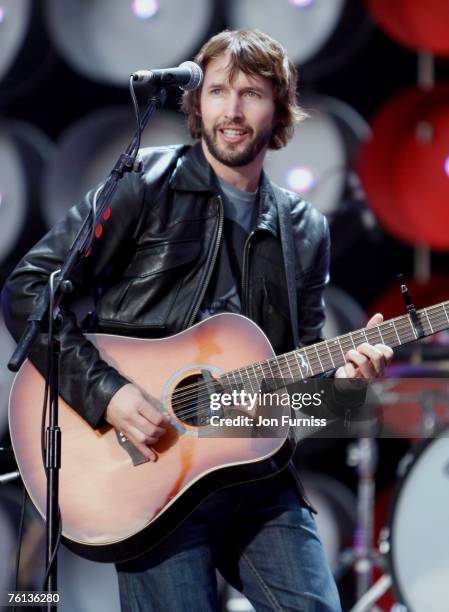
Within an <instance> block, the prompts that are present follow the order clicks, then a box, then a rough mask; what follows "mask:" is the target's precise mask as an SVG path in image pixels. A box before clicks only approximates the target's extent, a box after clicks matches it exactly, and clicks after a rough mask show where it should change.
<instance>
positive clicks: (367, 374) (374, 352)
mask: <svg viewBox="0 0 449 612" xmlns="http://www.w3.org/2000/svg"><path fill="white" fill-rule="evenodd" d="M383 320H384V318H383V316H382V315H381V314H380V313H377V314H375V315H374V316H373V317H371V319H370V320H369V321H368V324H367V327H372V326H373V325H379V323H382V322H383ZM392 358H393V350H392V349H391V348H390V347H389V346H386V345H385V344H374V345H372V344H369V343H368V342H364V343H363V344H361V345H360V346H358V347H357V349H351V350H350V351H348V352H347V353H346V355H345V359H346V364H345V365H344V366H341V367H340V368H338V370H337V371H336V372H335V378H378V377H379V376H383V373H384V369H385V366H386V365H387V364H388V363H390V361H391V360H392Z"/></svg>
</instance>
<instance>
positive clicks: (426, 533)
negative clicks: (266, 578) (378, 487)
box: [335, 365, 449, 612]
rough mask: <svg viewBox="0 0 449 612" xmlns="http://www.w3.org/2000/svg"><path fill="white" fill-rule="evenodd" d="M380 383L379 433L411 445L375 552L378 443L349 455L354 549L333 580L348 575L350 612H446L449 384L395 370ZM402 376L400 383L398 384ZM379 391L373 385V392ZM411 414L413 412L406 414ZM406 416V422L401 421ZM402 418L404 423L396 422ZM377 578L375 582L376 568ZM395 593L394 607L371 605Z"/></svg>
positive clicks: (368, 441)
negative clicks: (352, 584) (354, 479)
mask: <svg viewBox="0 0 449 612" xmlns="http://www.w3.org/2000/svg"><path fill="white" fill-rule="evenodd" d="M391 375H393V376H394V377H395V378H391V379H386V380H385V381H383V382H382V383H379V385H381V386H382V387H383V388H382V389H381V390H380V391H379V389H378V393H377V398H378V400H379V401H380V404H381V405H382V417H383V419H382V420H383V423H382V426H383V433H385V436H386V437H397V438H400V437H402V438H404V437H405V438H409V439H411V440H412V444H411V449H410V450H409V451H408V452H407V453H406V454H405V456H404V457H403V458H402V459H401V461H400V462H399V465H398V468H397V472H396V476H397V480H396V484H395V490H394V493H393V495H392V498H391V501H390V508H389V512H388V518H387V520H386V525H385V526H384V527H383V528H382V529H381V531H380V535H379V542H378V545H377V546H376V545H375V542H374V519H375V475H376V468H377V463H378V454H379V447H378V442H377V440H376V438H374V437H362V438H359V439H357V440H356V441H355V442H354V443H352V444H350V445H349V447H348V455H347V463H348V465H350V466H352V467H355V468H356V469H357V474H358V490H357V524H356V528H355V531H354V539H353V545H352V547H351V548H349V549H347V550H345V551H343V552H342V553H341V554H340V559H339V561H340V562H339V564H338V566H337V569H336V571H335V574H336V577H337V579H338V578H339V577H341V576H342V575H343V574H344V573H345V572H346V571H347V570H348V569H350V568H351V569H353V570H354V573H355V581H356V596H357V603H356V604H355V605H354V606H353V607H352V608H351V610H350V612H373V611H374V612H380V610H386V609H387V610H389V612H446V611H447V609H448V606H449V603H448V602H449V529H448V526H447V522H448V517H449V513H448V508H449V424H448V423H449V380H448V378H447V377H448V374H447V372H445V371H444V370H441V369H435V368H429V367H426V366H418V367H416V366H410V365H407V366H399V367H398V366H395V367H392V368H391V369H390V376H391ZM398 376H400V377H401V378H397V377H398ZM376 384H377V383H375V385H376ZM409 409H410V411H409ZM404 411H407V413H406V414H407V418H404ZM399 413H402V419H401V418H398V416H397V415H398V414H399ZM376 567H377V568H378V570H380V573H381V575H380V577H379V578H378V579H377V581H376V582H374V581H373V576H374V571H373V570H374V568H376ZM391 587H392V588H393V592H394V595H395V599H396V602H395V603H393V604H392V605H391V606H389V607H388V608H385V607H383V606H382V607H381V608H380V607H378V606H377V605H376V602H378V601H379V599H381V598H382V597H383V595H384V594H385V593H386V592H387V591H389V589H390V588H391Z"/></svg>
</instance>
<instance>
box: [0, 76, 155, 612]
mask: <svg viewBox="0 0 449 612" xmlns="http://www.w3.org/2000/svg"><path fill="white" fill-rule="evenodd" d="M132 94H134V92H132ZM133 99H134V97H133ZM165 99H166V91H165V89H163V88H161V87H153V88H152V89H151V92H150V99H149V103H148V107H147V109H146V111H145V113H144V114H143V116H142V118H141V119H140V121H139V125H138V127H137V129H136V131H135V133H134V136H133V139H132V140H131V142H130V144H129V145H128V147H127V149H126V151H125V153H122V154H121V155H120V156H119V158H118V160H117V162H116V163H115V165H114V167H113V169H112V171H111V173H110V174H109V176H108V178H107V180H106V182H105V184H104V186H103V188H102V189H101V193H100V195H99V197H98V202H97V207H96V210H95V211H94V210H92V214H90V213H89V214H88V215H87V216H86V219H85V220H84V221H83V223H82V225H81V228H80V230H79V232H78V234H77V236H76V238H75V240H74V242H73V244H72V246H71V247H70V249H69V252H68V254H67V257H66V259H65V261H64V263H63V265H62V267H61V269H60V270H56V271H54V272H53V273H52V274H51V275H50V278H49V283H48V284H47V285H46V287H45V289H44V290H43V291H42V293H41V295H40V297H39V300H38V302H37V304H36V306H35V308H34V309H33V311H32V312H31V314H30V316H29V317H28V322H27V325H26V327H25V330H24V332H23V334H22V336H21V338H20V340H19V342H18V344H17V347H16V349H15V351H14V353H13V355H12V357H11V359H10V361H9V363H8V368H9V369H10V370H11V371H12V372H17V371H18V370H19V368H20V366H21V365H22V363H23V362H24V361H25V359H26V357H27V356H28V354H29V353H30V351H31V347H32V345H33V343H34V342H35V340H36V339H37V337H38V335H39V333H40V332H41V330H42V329H43V323H44V320H45V319H46V317H47V316H49V317H51V319H50V323H49V338H48V343H49V362H48V368H47V376H46V384H48V386H49V389H50V413H49V420H48V426H47V430H46V452H45V458H44V462H45V471H46V475H47V508H46V551H47V554H46V557H47V570H46V580H45V590H46V592H47V593H50V592H56V590H57V544H58V540H59V535H60V534H59V528H60V515H59V502H58V497H59V469H60V467H61V430H60V428H59V426H58V397H59V360H60V339H59V330H60V328H61V323H62V316H61V314H60V312H59V304H60V302H61V300H62V298H63V297H64V295H65V294H67V293H70V292H71V291H72V290H73V286H72V283H71V282H70V280H69V279H70V275H71V272H72V270H73V268H74V267H75V265H76V264H77V263H78V261H79V260H80V259H81V258H82V257H87V256H88V254H89V246H90V242H91V239H92V228H95V227H96V226H97V225H98V223H100V222H101V220H102V218H103V214H104V212H105V210H106V209H107V208H108V206H109V204H110V202H111V200H112V197H113V195H114V193H115V191H116V189H117V187H118V184H119V180H120V179H122V178H123V176H124V174H125V173H126V172H132V171H135V172H139V171H140V170H141V163H136V161H135V160H136V154H137V152H136V147H137V145H138V143H139V142H140V134H141V133H142V132H143V130H144V129H145V127H146V125H147V123H148V121H149V120H150V118H151V116H152V115H153V113H154V112H155V111H156V110H157V109H159V108H161V107H162V106H163V105H164V103H165ZM134 153H135V154H134ZM50 306H51V312H49V314H47V313H48V311H49V309H50ZM53 328H54V332H53V333H51V332H52V331H53ZM46 609H47V610H51V611H53V610H56V609H57V605H56V604H55V603H51V602H50V603H48V604H46Z"/></svg>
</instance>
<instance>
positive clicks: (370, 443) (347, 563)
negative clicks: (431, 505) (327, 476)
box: [335, 437, 391, 612]
mask: <svg viewBox="0 0 449 612" xmlns="http://www.w3.org/2000/svg"><path fill="white" fill-rule="evenodd" d="M377 455H378V452H377V443H376V441H375V440H374V439H372V438H368V437H367V438H359V439H358V440H357V441H356V442H354V443H352V444H350V445H349V447H348V454H347V463H348V465H349V466H351V467H356V468H357V474H358V486H357V525H356V528H355V531H354V540H353V545H352V547H351V548H349V549H347V550H345V551H343V552H342V553H341V554H340V559H339V565H338V567H337V570H336V571H335V578H336V580H339V579H340V578H341V577H342V576H343V574H344V573H345V572H346V571H347V570H348V569H349V568H350V567H354V571H355V574H356V596H357V600H360V601H362V598H363V596H364V595H365V594H366V593H367V592H368V591H369V590H370V587H371V585H372V581H373V577H372V574H373V567H374V566H377V567H379V568H381V569H382V570H383V569H384V567H385V563H384V557H383V554H382V552H381V551H379V550H377V548H375V546H374V545H373V539H374V525H373V517H374V497H375V486H376V485H375V480H374V475H375V472H376V468H377ZM376 584H377V583H376ZM390 584H391V580H390ZM390 584H389V585H388V586H387V587H386V588H385V590H387V589H388V588H389V587H390ZM384 592H385V591H382V593H381V594H380V595H378V596H377V597H376V599H375V600H374V601H376V600H377V599H378V598H379V597H380V596H381V595H382V594H383V593H384ZM370 602H371V598H370ZM372 603H374V602H371V604H372ZM371 604H370V605H371ZM363 609H365V608H363ZM369 609H370V610H371V609H372V608H369ZM354 610H355V608H354ZM374 610H377V608H374ZM351 612H352V611H351ZM357 612H359V610H358V609H357Z"/></svg>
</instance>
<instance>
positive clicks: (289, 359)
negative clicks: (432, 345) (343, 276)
mask: <svg viewBox="0 0 449 612" xmlns="http://www.w3.org/2000/svg"><path fill="white" fill-rule="evenodd" d="M434 324H435V321H434ZM437 324H439V323H438V322H437ZM426 325H428V323H426V322H425V321H424V326H426ZM402 327H404V326H402ZM405 327H406V330H407V332H410V330H411V327H410V324H407V325H406V326H405ZM396 330H397V331H400V332H401V333H402V331H401V328H400V327H396ZM383 331H384V334H383V336H384V337H385V338H386V336H387V335H390V336H391V338H389V340H390V344H392V345H397V344H398V343H397V342H396V340H397V336H396V332H395V331H392V328H391V327H389V328H386V329H384V330H383ZM355 333H358V332H350V333H349V334H346V335H344V336H341V337H340V342H338V341H337V342H335V344H329V341H325V342H323V343H322V344H326V343H327V346H326V349H325V350H326V352H327V351H328V350H329V351H330V353H329V355H326V353H322V354H321V357H323V358H324V360H325V361H326V360H329V358H330V355H332V352H333V351H336V352H334V353H333V355H332V356H338V358H340V356H341V352H342V351H341V349H340V345H341V348H342V349H343V350H345V351H346V350H347V349H348V348H353V344H355V342H354V343H353V340H354V338H353V335H354V334H355ZM360 333H363V337H365V335H367V336H377V338H376V337H373V338H368V339H369V340H376V339H379V340H382V336H381V334H380V333H379V331H378V330H376V328H372V329H371V328H366V330H363V332H360ZM426 333H428V332H426ZM429 333H431V329H430V326H429ZM403 339H405V340H406V341H407V342H408V341H413V340H414V339H415V336H414V334H412V333H409V335H408V336H407V338H405V337H404V338H403ZM391 340H392V342H391ZM346 343H348V346H345V344H346ZM320 344H321V343H318V344H315V345H311V346H308V347H305V349H306V350H305V354H306V357H307V359H308V361H309V363H311V362H312V361H313V362H314V364H318V363H320V360H319V359H318V357H317V356H315V355H308V354H307V351H310V350H312V351H313V352H315V351H314V350H313V349H312V347H313V348H315V347H317V349H318V347H319V346H320ZM321 348H322V347H321ZM280 360H284V362H286V363H287V364H288V365H287V367H284V368H283V369H284V371H283V372H282V369H281V368H278V370H279V371H280V372H281V373H282V374H285V373H287V372H289V370H290V368H289V366H290V365H292V364H293V365H294V366H295V368H297V367H298V358H297V351H292V352H290V353H286V354H285V355H281V356H278V357H272V358H270V359H268V360H266V361H264V362H255V363H254V364H251V365H250V366H246V367H243V368H239V369H236V370H231V371H229V372H226V373H225V374H224V375H223V376H226V377H228V378H229V377H230V376H231V375H233V376H234V378H235V376H236V374H239V375H240V378H242V374H241V372H242V370H246V371H248V368H249V367H251V368H253V369H255V368H256V367H258V368H259V369H260V370H262V372H263V373H264V375H265V373H267V374H268V373H270V372H269V370H270V366H271V364H273V365H275V363H276V362H278V364H280ZM295 362H296V363H295ZM264 363H267V366H264V365H263V364H264ZM268 364H270V365H268ZM333 367H334V364H333V363H332V361H331V362H330V363H329V368H326V370H327V369H332V368H333ZM264 368H265V370H264ZM313 369H315V368H313ZM317 370H321V371H326V370H324V369H322V368H321V367H320V368H317ZM246 378H247V380H251V376H248V375H247V376H246ZM289 378H290V377H289ZM214 380H217V379H214ZM218 380H219V379H218ZM254 380H257V378H254ZM241 382H242V381H241ZM201 386H204V387H205V388H206V389H207V383H192V384H190V385H185V386H184V387H182V392H178V394H177V398H182V397H183V396H186V395H188V391H189V389H190V388H193V389H194V390H195V395H197V392H198V387H201ZM186 391H187V393H186ZM192 397H193V396H192Z"/></svg>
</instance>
